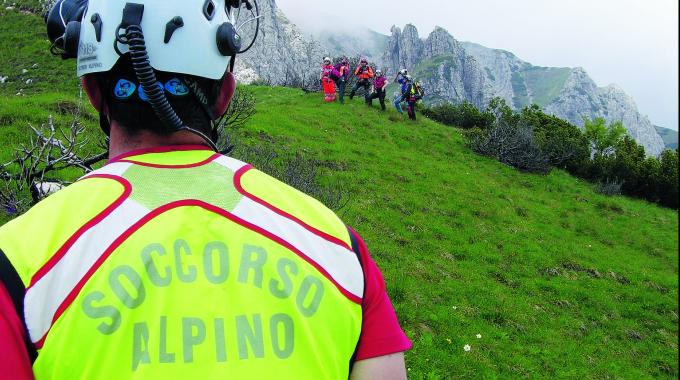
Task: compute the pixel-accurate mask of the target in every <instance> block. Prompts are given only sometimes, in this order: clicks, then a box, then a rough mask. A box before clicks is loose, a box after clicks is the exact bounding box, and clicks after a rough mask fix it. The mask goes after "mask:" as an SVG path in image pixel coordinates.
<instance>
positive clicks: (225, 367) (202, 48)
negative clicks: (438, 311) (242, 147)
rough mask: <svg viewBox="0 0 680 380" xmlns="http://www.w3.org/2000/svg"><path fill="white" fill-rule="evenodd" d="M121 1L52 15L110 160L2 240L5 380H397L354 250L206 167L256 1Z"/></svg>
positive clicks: (324, 222)
mask: <svg viewBox="0 0 680 380" xmlns="http://www.w3.org/2000/svg"><path fill="white" fill-rule="evenodd" d="M128 1H129V0H125V1H123V0H90V1H89V2H85V1H74V0H60V1H58V2H57V3H56V4H55V5H54V7H53V8H52V11H51V12H50V15H49V16H48V27H50V38H51V39H52V41H53V43H54V47H53V50H54V51H55V52H56V51H57V49H59V51H61V52H62V55H63V56H64V57H67V56H70V57H74V58H76V61H77V64H76V65H77V71H78V75H79V76H80V77H81V79H82V84H83V88H84V90H85V91H86V93H87V95H88V97H89V99H90V101H91V103H92V104H93V105H94V107H95V108H96V109H97V111H98V112H99V114H100V120H101V123H100V124H101V127H102V129H103V131H104V132H105V133H106V134H107V136H108V143H109V156H110V158H109V161H108V163H107V164H106V165H105V166H103V167H102V168H100V169H98V170H96V171H94V172H92V173H90V174H88V175H86V176H85V177H83V178H81V179H80V180H78V181H77V182H75V183H74V184H72V185H71V186H68V187H66V188H64V189H62V190H60V191H59V192H57V193H55V194H53V195H51V196H49V197H48V198H46V199H44V200H43V201H42V202H41V203H40V204H38V205H37V206H36V207H34V208H32V209H31V210H30V211H28V212H27V213H26V214H24V215H22V216H20V217H18V218H17V219H14V220H13V221H11V222H9V223H8V224H6V225H4V226H2V227H1V228H0V315H2V318H0V354H2V360H0V378H3V379H4V378H11V379H16V380H22V379H31V378H33V377H36V378H39V379H47V378H49V379H131V378H138V379H164V380H170V379H216V378H236V379H241V378H250V379H271V378H279V377H282V376H283V377H287V378H295V379H347V378H348V377H351V378H353V379H405V378H406V370H405V368H404V359H403V351H405V350H407V349H409V348H410V347H411V343H410V341H409V340H408V338H407V337H406V336H405V334H404V333H403V331H402V329H401V328H400V327H399V323H398V320H397V318H396V315H395V313H394V309H393V308H392V306H391V303H390V300H389V298H388V297H387V293H386V291H385V284H384V281H383V279H382V276H381V274H380V271H379V269H378V267H377V266H376V265H375V263H374V261H373V260H372V259H371V257H370V255H369V253H368V250H367V248H366V245H365V244H364V243H363V241H362V240H361V238H360V237H359V236H358V234H356V232H354V231H353V230H352V229H350V228H349V227H346V226H345V224H343V223H342V221H341V220H340V219H339V218H338V217H337V216H335V214H334V213H333V212H332V211H330V210H328V209H327V208H325V207H324V206H322V205H321V204H320V203H319V202H318V201H316V200H314V199H312V198H310V197H308V196H307V195H305V194H303V193H301V192H299V191H297V190H295V189H293V188H291V187H289V186H287V185H285V184H283V183H281V182H279V181H277V180H275V179H274V178H272V177H269V176H267V175H265V174H264V173H262V172H259V171H258V170H256V169H254V168H252V167H251V166H250V165H247V164H245V163H243V162H240V161H238V160H235V159H233V158H229V157H227V156H224V155H222V154H219V153H217V152H216V151H215V148H216V145H217V139H218V137H219V132H220V131H219V130H216V128H215V127H214V122H215V120H217V119H218V118H219V117H220V116H221V115H223V114H224V113H225V111H226V109H227V107H228V105H229V101H230V99H231V97H232V95H233V92H234V89H235V81H234V77H233V75H232V69H233V64H234V60H235V57H236V56H237V54H239V53H241V52H243V51H244V47H243V46H240V45H241V44H240V37H239V34H238V33H237V32H236V31H235V29H234V27H233V25H234V22H235V20H234V16H235V13H236V11H237V9H238V8H239V6H241V5H242V4H244V5H246V7H247V6H248V5H249V4H250V2H248V1H229V2H227V3H225V2H224V1H222V0H211V1H209V2H205V1H203V0H164V1H162V2H161V1H145V2H144V3H143V5H142V4H140V3H132V2H128ZM251 1H253V0H251ZM253 8H254V9H257V3H255V6H254V7H253ZM52 27H54V28H57V29H59V28H61V30H56V31H55V30H53V29H52Z"/></svg>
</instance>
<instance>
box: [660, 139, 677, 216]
mask: <svg viewBox="0 0 680 380" xmlns="http://www.w3.org/2000/svg"><path fill="white" fill-rule="evenodd" d="M660 161H661V162H660V163H661V165H660V173H659V175H660V178H659V182H658V192H659V200H660V203H661V204H662V205H664V206H667V207H672V208H675V209H677V208H678V150H677V149H676V150H670V149H669V150H665V151H664V152H663V153H661V157H660Z"/></svg>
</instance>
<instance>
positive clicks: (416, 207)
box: [0, 10, 678, 379]
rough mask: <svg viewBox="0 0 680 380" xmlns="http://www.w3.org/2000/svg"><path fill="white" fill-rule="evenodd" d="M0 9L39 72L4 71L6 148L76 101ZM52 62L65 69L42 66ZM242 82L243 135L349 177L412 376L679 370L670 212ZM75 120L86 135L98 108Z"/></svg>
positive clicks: (451, 132)
mask: <svg viewBox="0 0 680 380" xmlns="http://www.w3.org/2000/svg"><path fill="white" fill-rule="evenodd" d="M0 12H5V11H4V10H1V11H0ZM6 15H7V14H6V13H2V17H3V21H6V22H5V24H4V25H3V29H2V35H3V37H5V36H6V35H7V33H16V34H17V35H21V36H23V37H21V38H18V39H16V40H14V39H10V38H2V39H0V48H1V49H0V51H2V52H5V51H7V50H5V49H6V48H11V49H14V50H13V52H12V54H13V55H16V56H21V57H24V59H25V60H27V61H28V62H41V61H40V60H42V59H44V60H45V62H44V64H41V63H39V67H38V68H37V69H36V70H35V77H36V78H38V79H40V78H45V81H44V82H43V81H36V82H35V83H36V85H37V84H39V83H41V82H42V83H49V86H47V85H46V86H44V87H38V88H36V89H35V91H34V92H33V93H30V94H28V95H26V96H23V97H21V96H20V97H14V93H13V92H12V91H14V90H13V89H12V90H11V91H10V90H8V89H7V88H6V87H3V86H4V85H0V94H1V96H2V98H0V99H1V101H0V120H5V121H7V120H10V119H11V122H10V123H9V124H6V123H5V122H3V123H0V141H2V142H3V148H2V149H0V154H2V155H3V157H4V155H7V154H9V152H10V150H11V144H13V143H14V142H18V141H21V140H22V138H26V134H27V128H26V123H28V122H30V123H34V124H39V123H41V122H44V120H45V117H46V115H47V114H50V113H51V114H54V115H55V118H56V117H59V118H62V119H60V120H62V121H63V122H68V114H65V115H61V114H59V112H56V111H54V110H55V109H59V106H58V104H59V102H64V101H66V102H71V103H72V104H75V103H76V97H75V94H76V91H75V90H74V88H73V86H74V83H75V79H74V82H69V81H70V79H68V78H74V75H73V72H74V69H73V68H72V67H71V66H70V65H71V63H69V62H68V61H67V62H65V63H62V62H60V61H59V60H58V59H54V58H52V57H51V56H49V55H46V54H45V51H44V50H41V49H42V47H40V48H35V47H34V43H37V42H35V41H34V40H35V39H36V38H43V37H40V33H42V30H43V29H37V28H42V25H41V24H40V23H38V22H37V21H39V20H37V19H36V18H35V17H36V16H32V15H22V14H19V13H16V14H15V15H14V16H12V18H5V16H6ZM7 20H8V21H7ZM13 24H14V25H13ZM0 25H1V24H0ZM21 25H23V26H25V27H29V29H27V30H23V29H21V27H20V26H21ZM30 28H33V29H30ZM17 30H19V31H20V32H17ZM8 40H9V41H13V42H12V43H13V44H15V45H16V47H15V46H14V45H12V46H10V45H8V44H7V42H6V41H8ZM1 57H2V59H0V75H7V74H5V73H3V71H5V69H6V68H8V67H10V68H12V66H11V65H9V64H8V63H7V62H6V61H5V59H6V57H7V56H6V55H3V56H1ZM52 62H56V63H54V66H51V65H53V63H52ZM17 64H19V63H17ZM31 65H32V64H31ZM48 68H49V70H56V71H55V72H56V73H57V74H56V75H61V78H57V79H59V80H55V81H53V82H50V78H52V77H53V75H55V74H54V73H53V72H51V71H48ZM18 72H19V73H20V72H21V71H18ZM17 75H20V74H17ZM62 80H65V81H64V82H61V81H62ZM60 83H61V84H60ZM253 91H254V92H255V94H256V96H257V100H258V114H257V115H256V116H255V117H254V118H253V120H252V121H251V123H250V124H249V125H248V127H247V128H246V129H245V130H244V131H243V135H244V137H243V141H244V142H250V143H271V142H274V143H275V144H276V145H277V146H278V147H280V149H281V150H282V151H288V152H289V153H290V152H292V151H301V152H302V153H304V154H306V155H309V156H311V157H314V158H318V159H323V160H327V164H328V165H327V167H328V168H329V170H328V171H327V172H326V173H324V174H323V178H322V180H323V181H329V182H335V181H340V182H341V183H342V184H343V186H346V187H347V188H349V190H350V191H351V192H352V197H353V199H352V203H351V205H350V208H349V209H347V210H345V212H344V215H343V217H344V219H345V221H346V222H348V223H349V224H350V225H352V226H353V227H355V228H356V229H357V230H358V231H359V232H360V233H361V234H362V235H363V237H364V238H365V239H366V240H367V243H368V244H369V247H370V248H371V250H372V253H373V256H374V257H375V259H376V261H377V262H378V263H379V265H380V266H381V268H382V269H383V272H384V275H385V278H386V281H387V284H388V285H387V286H388V292H389V293H390V295H391V296H392V299H393V301H394V304H395V307H396V309H397V312H398V314H399V316H400V318H401V320H402V323H403V326H404V328H405V329H406V331H407V333H408V335H409V336H410V337H411V338H412V339H413V340H414V342H415V347H414V349H413V350H412V351H411V352H409V353H408V355H407V365H408V367H409V368H410V371H409V374H410V375H411V378H414V379H420V378H427V379H437V378H455V377H466V378H480V377H484V378H495V377H501V378H517V377H558V378H564V377H583V378H607V377H617V378H637V377H649V376H656V377H668V378H673V377H676V376H677V372H678V367H677V364H676V363H677V359H678V350H677V338H678V327H677V323H678V317H677V315H678V302H677V295H678V294H677V293H678V280H677V274H678V258H677V250H678V240H677V231H678V222H677V213H674V212H673V211H671V210H666V209H662V208H659V207H656V206H654V205H650V204H648V203H646V202H643V201H636V200H630V199H627V198H623V197H615V198H606V197H603V196H600V195H598V194H595V193H594V192H593V191H592V186H590V185H589V184H587V183H584V182H581V181H578V180H577V179H574V178H572V177H570V176H568V175H566V174H565V173H563V172H559V171H555V172H553V173H551V174H550V175H549V176H545V177H544V176H534V175H525V174H521V173H519V172H517V171H515V170H513V169H511V168H509V167H506V166H503V165H501V164H499V163H498V162H495V161H493V160H488V159H486V158H482V157H479V156H476V155H474V154H473V153H472V152H470V151H469V150H468V149H467V148H466V147H465V146H464V140H463V137H462V136H461V134H460V132H459V131H457V130H455V129H452V128H448V127H444V126H441V125H438V124H436V123H433V122H429V121H427V120H422V121H419V122H418V123H416V124H411V123H409V122H405V121H402V120H401V119H400V118H399V117H398V116H397V115H396V114H394V112H392V111H391V112H389V113H388V114H387V115H385V114H382V113H380V112H377V111H375V110H369V109H367V108H366V107H365V106H363V104H361V101H360V99H357V100H355V101H354V102H353V103H351V104H348V105H347V106H345V107H341V106H339V105H337V104H330V105H325V104H322V101H321V96H320V95H318V94H311V95H305V94H303V93H302V92H300V91H298V90H291V89H280V88H253ZM89 114H90V115H93V113H92V112H91V111H89ZM8 115H9V116H8ZM84 122H85V123H86V124H87V125H88V126H89V127H91V128H90V131H92V133H93V136H94V135H96V133H97V128H98V127H97V126H96V122H95V121H94V118H92V117H86V118H84ZM478 333H479V334H481V335H482V338H481V339H477V338H476V337H475V335H476V334H478ZM465 344H470V345H471V346H472V350H471V351H470V352H465V351H463V346H464V345H465Z"/></svg>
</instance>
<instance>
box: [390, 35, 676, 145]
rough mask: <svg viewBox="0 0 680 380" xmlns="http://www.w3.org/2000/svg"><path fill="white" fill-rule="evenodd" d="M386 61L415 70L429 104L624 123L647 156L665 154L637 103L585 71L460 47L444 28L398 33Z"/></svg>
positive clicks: (478, 47)
mask: <svg viewBox="0 0 680 380" xmlns="http://www.w3.org/2000/svg"><path fill="white" fill-rule="evenodd" d="M391 33H392V35H391V37H390V39H389V42H388V46H387V50H386V51H385V53H384V55H383V60H384V61H385V62H386V63H387V64H388V65H390V67H391V69H393V70H397V69H398V68H399V67H406V68H410V69H414V72H415V73H416V74H419V75H420V76H419V78H418V79H420V80H421V81H422V82H423V83H425V84H426V85H427V93H428V94H429V95H428V96H426V101H430V102H440V101H451V102H460V101H463V100H467V101H470V102H472V103H473V104H475V105H477V106H485V104H486V102H488V101H489V100H490V99H491V98H493V97H496V96H499V97H501V98H503V99H505V100H506V101H507V103H508V105H510V106H512V107H513V108H516V109H519V108H523V107H526V106H528V105H530V104H532V103H535V104H538V105H539V106H541V107H542V108H543V109H545V111H546V112H548V113H551V114H554V115H556V116H558V117H560V118H562V119H565V120H568V121H569V122H571V123H573V124H576V125H578V126H583V118H584V117H586V118H591V119H592V118H595V117H603V118H605V119H606V120H607V121H610V122H611V121H622V122H623V123H624V125H625V127H626V129H627V130H628V132H629V133H630V135H631V136H632V137H633V138H634V139H635V140H636V141H638V143H640V144H641V145H642V146H644V147H645V150H646V152H647V154H649V155H658V154H659V153H661V151H662V150H663V149H664V143H663V140H662V139H661V136H659V134H658V133H657V132H656V130H655V129H654V127H653V126H652V124H651V122H650V121H649V119H648V118H647V117H646V116H643V115H641V114H640V113H639V112H638V109H637V105H636V104H635V101H634V100H633V99H632V98H631V97H630V96H629V95H627V94H626V93H625V92H624V91H623V90H621V89H620V88H618V87H616V86H607V87H598V86H597V85H596V84H595V82H594V81H593V80H592V79H591V78H590V77H589V76H588V74H587V73H586V72H585V71H584V70H583V69H582V68H552V67H538V66H534V65H531V64H530V63H528V62H525V61H523V60H521V59H519V58H517V57H516V56H515V55H514V54H512V53H510V52H508V51H504V50H498V49H489V48H486V47H484V46H481V45H478V44H474V43H469V42H459V41H457V40H456V39H454V38H453V36H451V34H450V33H449V32H448V31H446V30H445V29H443V28H441V27H436V28H435V29H434V31H432V33H430V35H429V36H428V37H427V38H426V39H421V38H420V37H419V36H418V30H417V29H416V27H415V26H413V25H410V24H409V25H406V26H405V27H404V30H403V31H402V30H401V29H399V28H397V27H393V28H392V31H391Z"/></svg>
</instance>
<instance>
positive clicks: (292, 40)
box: [236, 0, 329, 85]
mask: <svg viewBox="0 0 680 380" xmlns="http://www.w3.org/2000/svg"><path fill="white" fill-rule="evenodd" d="M258 4H259V6H260V14H261V15H264V18H263V20H262V22H261V26H260V35H259V36H258V38H257V42H256V43H255V45H254V46H253V48H252V49H251V50H249V51H248V52H246V53H245V54H243V55H241V56H239V57H238V58H237V60H236V77H237V79H238V80H239V81H240V82H241V83H251V82H253V81H255V80H258V79H259V80H262V81H264V82H265V83H268V84H270V85H284V84H288V85H291V84H297V83H302V82H307V81H311V80H315V79H317V80H318V78H319V77H318V75H319V70H320V65H321V61H322V60H323V57H324V56H326V55H328V54H329V52H328V49H325V48H324V47H323V46H322V45H321V44H320V43H319V42H316V41H313V40H309V39H307V38H305V36H304V35H303V34H302V33H301V32H300V30H299V29H298V28H297V27H296V26H295V24H293V23H291V22H290V20H288V18H286V16H285V15H284V14H283V12H281V10H280V9H279V8H278V7H277V5H276V1H274V0H260V1H258ZM244 35H247V33H244Z"/></svg>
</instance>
